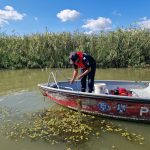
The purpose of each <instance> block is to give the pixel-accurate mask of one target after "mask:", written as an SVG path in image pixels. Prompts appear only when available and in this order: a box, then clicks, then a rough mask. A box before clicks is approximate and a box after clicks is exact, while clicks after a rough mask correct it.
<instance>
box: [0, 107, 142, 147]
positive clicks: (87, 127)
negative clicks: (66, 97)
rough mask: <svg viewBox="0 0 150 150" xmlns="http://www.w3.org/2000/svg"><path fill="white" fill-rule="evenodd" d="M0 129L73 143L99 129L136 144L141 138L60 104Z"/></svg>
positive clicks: (96, 133) (17, 136)
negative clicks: (57, 106)
mask: <svg viewBox="0 0 150 150" xmlns="http://www.w3.org/2000/svg"><path fill="white" fill-rule="evenodd" d="M2 130H3V131H4V134H5V135H6V136H7V137H8V138H11V139H14V140H16V141H18V140H19V139H24V138H27V139H31V140H32V141H36V140H44V141H46V142H49V143H51V144H56V143H59V142H65V143H67V144H75V145H76V144H80V143H83V142H86V141H87V140H89V139H90V137H91V136H93V135H94V136H96V137H100V136H101V134H102V133H103V132H109V133H116V134H118V135H120V136H122V137H124V138H126V139H127V140H129V141H134V142H138V143H139V144H142V143H143V141H144V137H143V136H142V135H140V134H136V133H130V132H129V131H128V130H127V129H123V128H121V127H120V126H118V125H115V124H113V123H112V122H110V121H106V120H104V119H101V118H100V117H94V116H91V115H87V114H84V113H81V112H76V111H72V110H68V109H64V108H63V109H59V110H58V109H57V110H53V109H47V110H44V111H43V112H38V113H34V114H27V115H26V117H24V120H22V121H16V122H15V123H10V122H9V123H7V122H5V124H4V125H3V126H2ZM113 147H114V146H113Z"/></svg>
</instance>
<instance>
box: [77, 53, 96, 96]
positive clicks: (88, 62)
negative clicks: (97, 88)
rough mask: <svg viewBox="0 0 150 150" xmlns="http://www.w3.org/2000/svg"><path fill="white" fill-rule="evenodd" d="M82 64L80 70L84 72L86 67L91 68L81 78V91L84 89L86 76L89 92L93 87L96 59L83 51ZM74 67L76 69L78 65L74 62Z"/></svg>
mask: <svg viewBox="0 0 150 150" xmlns="http://www.w3.org/2000/svg"><path fill="white" fill-rule="evenodd" d="M82 64H84V66H85V68H82V69H81V72H84V71H85V70H87V69H88V68H91V71H90V72H89V73H88V74H87V75H85V76H84V77H83V78H82V79H81V91H82V92H85V91H86V79H87V77H88V92H89V93H91V92H92V91H93V87H94V77H95V72H96V61H95V60H94V58H93V57H92V56H90V55H88V54H86V53H83V58H82ZM74 69H78V66H77V65H76V64H74Z"/></svg>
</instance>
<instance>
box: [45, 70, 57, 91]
mask: <svg viewBox="0 0 150 150" xmlns="http://www.w3.org/2000/svg"><path fill="white" fill-rule="evenodd" d="M51 76H52V77H53V80H54V82H55V84H56V86H57V88H58V89H59V85H58V82H57V80H56V73H55V75H54V72H53V71H51V72H50V74H49V77H48V86H50V80H51Z"/></svg>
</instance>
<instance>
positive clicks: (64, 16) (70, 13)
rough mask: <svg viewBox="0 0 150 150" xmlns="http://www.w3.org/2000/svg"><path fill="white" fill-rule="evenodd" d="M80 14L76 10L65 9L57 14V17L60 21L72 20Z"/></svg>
mask: <svg viewBox="0 0 150 150" xmlns="http://www.w3.org/2000/svg"><path fill="white" fill-rule="evenodd" d="M79 16H80V13H79V12H78V11H76V10H70V9H65V10H62V11H60V12H59V13H58V14H57V17H58V18H59V19H60V20H61V21H62V22H66V21H74V20H76V19H77V18H78V17H79Z"/></svg>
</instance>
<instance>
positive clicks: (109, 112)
mask: <svg viewBox="0 0 150 150" xmlns="http://www.w3.org/2000/svg"><path fill="white" fill-rule="evenodd" d="M52 75H53V77H54V82H48V83H44V84H38V86H39V88H40V89H41V92H42V93H43V95H44V96H46V97H48V98H50V99H51V100H52V101H54V102H56V103H57V104H60V105H62V106H65V107H68V108H71V109H74V110H80V111H81V112H86V113H90V114H92V115H100V116H106V117H112V118H117V119H126V120H137V121H144V122H149V123H150V81H140V82H137V81H120V80H96V81H95V91H94V92H93V93H88V92H80V81H75V83H74V84H72V85H70V83H69V82H68V81H63V82H62V81H61V82H56V79H55V76H54V74H53V73H52Z"/></svg>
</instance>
